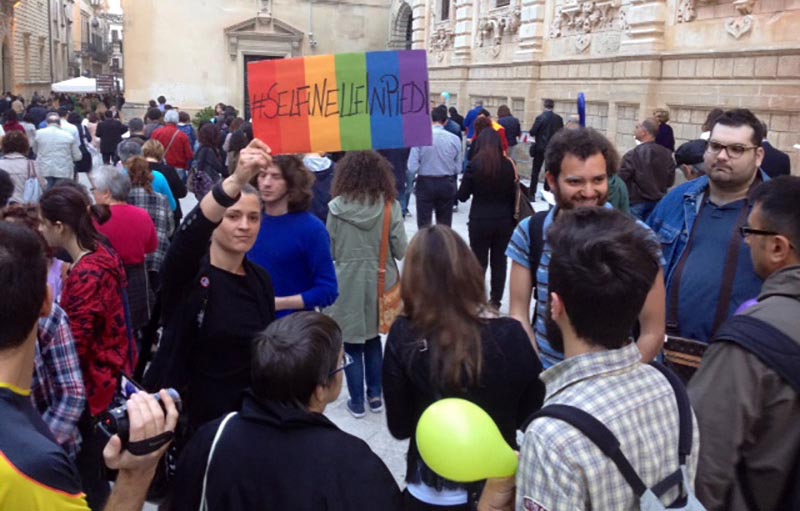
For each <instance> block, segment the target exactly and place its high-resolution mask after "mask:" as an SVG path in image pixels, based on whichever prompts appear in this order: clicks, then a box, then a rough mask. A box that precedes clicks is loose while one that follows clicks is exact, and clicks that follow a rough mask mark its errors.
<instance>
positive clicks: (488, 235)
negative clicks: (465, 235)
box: [467, 218, 516, 305]
mask: <svg viewBox="0 0 800 511" xmlns="http://www.w3.org/2000/svg"><path fill="white" fill-rule="evenodd" d="M467 227H468V232H469V246H470V248H471V249H472V252H474V253H475V257H477V258H478V262H479V263H480V264H481V267H483V274H484V275H486V268H487V266H489V267H491V271H492V273H491V278H490V280H489V282H490V291H489V299H490V300H491V302H492V303H494V304H495V305H497V304H499V303H500V302H501V300H502V299H503V291H505V287H506V271H507V269H508V267H507V263H506V247H507V246H508V242H509V240H510V239H511V235H512V234H514V227H516V224H515V222H514V219H513V218H508V219H498V218H470V219H469V225H468V226H467Z"/></svg>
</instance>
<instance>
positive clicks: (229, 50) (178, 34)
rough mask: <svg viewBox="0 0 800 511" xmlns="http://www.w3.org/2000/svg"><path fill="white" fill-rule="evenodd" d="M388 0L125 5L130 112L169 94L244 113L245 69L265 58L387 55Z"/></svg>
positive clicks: (126, 0) (178, 101)
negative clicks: (384, 52) (373, 52)
mask: <svg viewBox="0 0 800 511" xmlns="http://www.w3.org/2000/svg"><path fill="white" fill-rule="evenodd" d="M390 4H391V0H313V1H309V0H259V1H254V0H225V1H221V0H216V1H197V0H170V1H169V2H165V1H163V0H123V2H122V9H123V11H124V13H125V16H124V32H125V45H124V52H123V57H124V62H125V97H126V99H127V101H128V102H129V103H130V105H128V106H129V107H134V108H135V106H136V105H137V104H138V105H145V104H146V103H147V101H148V100H150V99H154V98H156V97H158V96H160V95H164V96H165V97H166V98H167V101H168V102H169V103H170V104H173V105H177V106H180V107H181V108H183V109H186V110H189V111H191V110H196V109H199V108H203V107H206V106H210V105H213V104H215V103H217V102H223V103H225V104H230V105H233V106H235V107H236V108H238V109H240V110H244V111H246V109H247V105H246V102H245V98H246V92H245V85H246V66H247V64H248V63H250V62H255V61H258V60H262V59H272V58H285V57H299V56H306V55H324V54H330V53H342V52H361V51H369V50H382V49H385V48H386V46H387V34H389V28H390V26H389V25H390V24H389V15H390Z"/></svg>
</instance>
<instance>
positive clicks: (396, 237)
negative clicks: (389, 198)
mask: <svg viewBox="0 0 800 511" xmlns="http://www.w3.org/2000/svg"><path fill="white" fill-rule="evenodd" d="M329 218H330V216H329ZM391 229H392V230H391V235H390V238H389V247H390V248H391V252H390V253H391V255H392V257H393V258H395V259H398V260H399V259H402V258H404V257H405V256H406V248H407V247H408V237H407V236H406V225H405V223H404V222H403V208H402V206H400V203H399V202H398V201H397V200H395V201H394V205H392V227H391Z"/></svg>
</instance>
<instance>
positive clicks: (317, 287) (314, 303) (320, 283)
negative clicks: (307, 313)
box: [300, 216, 339, 309]
mask: <svg viewBox="0 0 800 511" xmlns="http://www.w3.org/2000/svg"><path fill="white" fill-rule="evenodd" d="M310 218H311V219H312V220H314V222H313V225H312V226H311V228H310V229H309V230H308V232H309V236H308V239H307V243H308V250H307V251H306V257H308V258H309V260H308V267H309V268H311V273H312V275H313V284H312V286H311V289H309V290H307V291H304V292H302V293H301V294H300V295H301V296H302V297H303V304H304V305H305V307H306V309H313V308H316V307H327V306H328V305H331V304H332V303H333V302H335V301H336V298H338V297H339V286H338V284H337V282H336V269H335V268H334V266H333V257H332V256H331V239H330V236H329V235H328V231H327V230H326V229H325V226H324V225H323V224H322V222H321V221H320V220H319V219H318V218H317V217H315V216H310Z"/></svg>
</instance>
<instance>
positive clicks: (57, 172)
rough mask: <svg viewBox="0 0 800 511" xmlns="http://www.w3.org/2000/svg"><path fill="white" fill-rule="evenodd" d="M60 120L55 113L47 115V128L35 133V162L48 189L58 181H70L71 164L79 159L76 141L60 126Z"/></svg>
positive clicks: (73, 171)
mask: <svg viewBox="0 0 800 511" xmlns="http://www.w3.org/2000/svg"><path fill="white" fill-rule="evenodd" d="M60 122H61V118H60V117H59V115H58V114H57V113H56V112H51V113H49V114H47V127H45V128H42V129H40V130H38V131H37V132H36V162H37V164H38V166H39V174H40V175H41V176H44V178H45V179H46V180H47V188H48V189H50V188H52V187H53V186H55V185H56V183H58V182H59V181H64V180H67V179H72V178H73V175H74V173H75V166H74V163H73V162H76V161H78V160H80V159H81V157H82V156H81V150H80V148H79V147H78V141H77V140H75V138H74V137H73V136H72V134H71V133H70V132H68V131H66V130H64V129H63V128H61V126H60Z"/></svg>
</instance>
